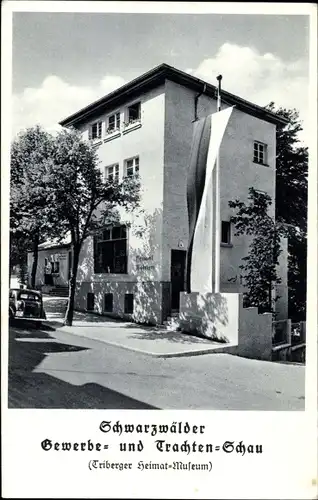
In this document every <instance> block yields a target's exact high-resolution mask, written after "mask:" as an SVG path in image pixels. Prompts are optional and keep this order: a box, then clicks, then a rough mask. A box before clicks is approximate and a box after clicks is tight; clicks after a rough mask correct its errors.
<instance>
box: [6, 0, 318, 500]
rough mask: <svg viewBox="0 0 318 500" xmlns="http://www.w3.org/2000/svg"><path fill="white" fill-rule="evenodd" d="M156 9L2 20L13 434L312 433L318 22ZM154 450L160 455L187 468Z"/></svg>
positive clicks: (36, 8)
mask: <svg viewBox="0 0 318 500" xmlns="http://www.w3.org/2000/svg"><path fill="white" fill-rule="evenodd" d="M10 4H14V7H13V8H12V6H10ZM19 4H20V5H19ZM45 4H46V6H45ZM72 4H73V8H72ZM107 4H110V8H109V9H108V8H107ZM151 4H152V2H10V1H9V2H4V4H3V7H4V9H5V8H6V9H7V10H8V11H9V10H10V16H9V17H8V18H7V19H9V23H10V28H9V29H8V30H7V35H8V39H7V41H8V43H9V46H10V47H11V50H9V51H8V59H7V64H8V66H7V68H8V72H7V74H6V75H4V72H3V71H2V75H3V82H4V89H5V90H4V92H5V91H6V90H7V92H6V94H5V96H4V92H3V94H2V101H4V99H7V102H6V103H5V104H6V110H7V113H8V114H6V115H5V116H4V112H2V124H3V125H4V124H5V129H6V130H5V137H4V138H5V139H6V145H5V148H6V149H4V153H3V155H6V156H5V157H4V161H3V162H2V178H3V181H4V184H5V186H6V187H5V191H4V190H3V192H2V195H3V196H2V199H3V200H4V199H5V200H6V201H5V202H4V201H3V202H2V222H3V224H2V241H7V244H4V245H3V248H2V262H3V265H2V279H1V294H2V315H1V316H2V327H3V328H2V329H5V330H6V331H7V335H6V336H3V337H2V345H4V341H5V347H6V348H5V349H4V351H5V354H4V356H5V357H6V359H5V361H4V362H5V366H6V374H5V382H4V376H3V378H2V381H3V386H4V385H5V387H4V392H3V394H5V398H6V400H4V398H3V399H2V405H3V406H4V407H5V411H6V416H7V417H6V418H7V419H8V421H10V414H11V415H12V418H13V415H15V416H14V419H18V418H19V415H22V413H21V412H23V410H36V411H34V412H32V413H30V415H39V413H37V412H38V411H39V410H46V412H45V413H43V414H44V415H46V414H48V415H52V417H50V418H52V419H53V421H54V415H57V414H58V415H60V412H59V413H54V412H55V411H57V410H81V412H76V413H75V414H76V415H81V414H82V415H84V413H83V412H82V411H83V410H94V411H96V410H103V412H100V413H101V414H103V415H104V417H105V418H103V419H102V420H105V421H114V422H115V421H116V420H118V419H117V417H114V415H116V414H117V413H116V412H119V413H118V415H121V417H120V419H121V420H123V419H124V417H123V415H128V414H129V415H131V412H127V413H125V412H121V410H184V411H191V410H202V411H204V413H202V412H197V413H196V412H190V413H185V415H188V414H189V415H192V418H193V420H192V422H194V421H196V420H198V419H199V418H201V417H199V414H200V415H201V414H202V415H203V414H204V415H205V418H206V419H207V420H205V421H210V422H211V425H212V428H213V414H214V412H219V411H221V414H219V417H218V418H220V419H221V420H222V419H223V418H224V419H227V418H231V414H234V413H235V412H244V413H242V415H248V414H252V413H253V412H263V413H262V415H263V416H262V418H264V419H266V415H272V414H273V415H276V412H277V415H278V418H282V416H283V415H285V418H286V420H287V419H289V418H293V414H295V418H296V417H297V418H298V416H299V415H300V416H299V418H302V417H301V415H303V416H304V418H305V414H306V413H307V410H308V408H309V406H310V408H312V407H313V406H312V395H311V392H310V390H309V389H308V370H313V372H314V373H315V363H316V361H317V330H316V326H317V325H316V323H315V320H312V316H311V314H312V313H313V312H314V313H315V310H316V301H317V290H316V289H315V283H316V282H317V279H316V274H317V273H316V271H317V259H316V255H315V253H314V252H316V246H315V245H316V243H315V241H316V239H315V238H316V236H315V234H314V233H315V230H316V223H317V220H316V219H315V215H313V216H312V218H310V217H311V216H310V206H312V203H313V202H314V203H313V204H314V205H315V201H316V200H315V196H316V195H315V191H314V192H313V194H310V189H309V188H310V179H312V183H311V185H313V184H315V180H316V188H317V179H316V175H317V174H316V159H317V156H316V138H315V137H316V136H315V131H316V123H315V120H314V115H313V114H312V113H313V112H314V111H313V110H314V108H316V107H317V102H316V101H315V100H313V96H315V90H313V89H312V86H314V87H315V84H314V82H313V80H312V78H313V74H314V78H316V70H315V68H314V71H313V70H312V64H313V62H314V60H315V57H316V52H315V51H316V49H315V48H313V47H312V43H311V42H312V40H315V39H316V40H317V33H315V32H314V33H313V30H314V29H315V28H316V26H315V23H314V20H313V18H314V17H315V16H316V15H317V11H316V7H315V6H314V5H313V4H303V11H302V9H301V4H291V5H290V6H289V7H290V10H288V8H286V9H285V11H284V10H283V7H282V10H281V11H280V10H279V9H278V11H277V13H276V12H275V10H272V11H270V3H269V12H268V13H267V11H266V8H265V7H263V9H264V10H263V11H261V8H260V6H259V10H257V9H258V6H257V5H256V4H254V7H253V9H252V10H251V9H249V4H245V3H241V4H239V3H237V4H227V3H226V2H225V3H224V4H223V6H226V5H228V9H226V8H223V10H222V8H218V9H216V11H215V12H213V9H212V8H211V7H213V5H214V4H213V2H207V3H206V4H205V5H204V4H200V3H195V2H188V4H179V8H178V6H177V4H173V3H171V5H172V4H173V5H172V10H171V11H169V5H170V3H169V2H167V3H166V2H154V3H153V4H154V9H152V7H151ZM77 5H78V7H79V8H77ZM182 5H183V7H184V10H183V8H182ZM215 5H218V6H219V7H220V4H215ZM233 5H234V6H235V5H236V8H235V7H234V10H233V12H231V6H232V7H233ZM250 5H251V4H250ZM263 5H265V4H263ZM274 5H275V4H272V7H273V6H274ZM280 5H282V4H280ZM293 5H294V8H293ZM196 6H197V8H198V10H196ZM240 6H241V10H240V9H239V7H240ZM95 7H96V9H95ZM209 7H210V8H209ZM156 9H157V10H156ZM204 9H206V10H204ZM7 14H8V12H7ZM10 37H11V42H10ZM5 43H6V41H5V39H4V37H3V39H2V48H4V45H5ZM7 48H8V45H7ZM9 77H10V78H9ZM314 113H315V112H314ZM3 128H4V127H3V126H2V129H3ZM6 151H7V153H6ZM316 188H312V189H316ZM313 210H314V212H313V214H315V213H316V212H315V207H314V208H313ZM310 221H312V222H311V223H310ZM310 224H311V225H310ZM312 238H313V239H312ZM310 249H311V251H310ZM3 270H5V271H4V272H3ZM2 359H3V358H2ZM311 373H312V372H311ZM315 377H316V375H315V374H314V375H313V377H312V381H313V387H315V385H314V384H315V380H314V379H315ZM308 395H309V396H308ZM315 397H316V396H314V398H315ZM307 398H309V399H310V400H309V399H308V400H307ZM314 407H315V408H316V407H317V405H316V404H315V401H314ZM52 410H54V411H53V412H52ZM109 410H111V411H112V412H111V415H112V417H109V418H107V416H106V415H109V414H110V413H109ZM114 411H115V412H114ZM315 411H316V410H315ZM13 412H14V413H13ZM64 414H66V415H68V416H67V417H66V418H69V415H71V414H72V415H73V413H72V412H62V413H61V415H64ZM89 414H90V415H91V414H92V412H90V413H89ZM93 414H94V412H93ZM137 414H138V415H139V412H136V413H134V412H133V415H137ZM164 414H165V413H160V415H162V417H161V416H159V417H157V416H156V417H155V415H158V414H157V413H156V412H150V413H148V412H143V413H142V414H140V415H144V417H143V418H144V419H145V420H142V422H148V420H149V419H150V420H151V419H154V418H156V419H157V420H156V422H160V423H164V422H165V420H164V419H165V417H164ZM168 414H169V412H167V415H168ZM235 414H236V413H235ZM85 415H86V413H85ZM152 415H153V417H152ZM173 415H178V413H173ZM196 415H197V417H196ZM209 415H210V416H209ZM220 415H221V416H220ZM222 415H223V417H222ZM279 415H280V416H279ZM289 416H290V417H289ZM28 418H32V417H28ZM61 418H62V417H61ZM72 418H74V417H72ZM136 418H137V417H136ZM140 418H141V417H140ZM243 418H245V417H243ZM247 418H248V417H247ZM312 418H314V420H315V419H316V417H314V414H313V417H312ZM150 420H149V424H150ZM179 420H180V422H179ZM181 420H182V421H183V423H182V424H181ZM12 421H13V420H12ZM17 421H18V420H17ZM169 422H170V424H171V423H172V426H171V427H169V429H170V431H171V432H172V433H173V432H174V430H173V429H174V424H176V425H177V424H178V425H179V427H178V429H179V430H178V431H176V432H179V433H181V434H182V433H187V432H190V433H191V432H194V433H196V432H198V435H197V436H191V438H193V437H196V439H197V440H198V441H200V439H199V438H200V436H199V433H200V432H201V431H202V434H203V432H204V431H203V430H202V429H201V431H200V430H197V431H196V430H193V427H192V424H191V425H190V424H185V426H184V422H186V420H184V417H182V419H181V417H176V416H174V417H173V418H172V420H171V419H170V421H169ZM188 422H190V420H189V419H188ZM268 422H269V421H268ZM103 423H104V430H103V428H102V424H101V427H100V430H101V431H102V432H106V431H105V425H106V424H105V422H103ZM151 423H153V422H151ZM50 425H51V424H50ZM107 425H108V424H107ZM107 425H106V428H107V431H108V427H107ZM186 425H188V426H189V427H186ZM197 425H198V429H200V425H199V423H198V424H197ZM286 425H287V424H286ZM145 427H146V428H147V425H145V426H144V427H143V432H146V433H147V432H148V431H147V429H146V430H145ZM203 427H204V426H202V428H203ZM188 428H189V431H187V429H188ZM60 429H61V427H60ZM109 429H110V427H109ZM113 429H114V428H113ZM171 429H172V430H171ZM190 429H191V430H190ZM315 429H316V430H317V419H316V423H315ZM114 432H116V429H115V431H114ZM137 432H138V431H137ZM140 432H141V431H140ZM149 432H150V431H149ZM158 432H159V431H158ZM160 432H161V431H160ZM162 432H166V431H162ZM286 432H287V427H286ZM294 432H295V433H297V429H295V431H294ZM62 434H63V433H62ZM229 434H231V433H229ZM105 436H106V434H105ZM45 437H47V439H48V440H49V439H50V438H49V436H44V437H43V439H44V438H45ZM128 437H129V436H128ZM128 437H127V438H126V439H128ZM139 437H140V439H141V440H142V436H138V434H137V435H136V436H134V438H135V444H134V445H133V446H132V445H131V446H132V448H131V450H129V451H132V452H136V453H137V452H138V451H141V450H140V449H139V448H138V446H139V447H140V446H143V444H140V443H141V441H140V442H139V444H138V439H139ZM169 437H170V441H172V440H171V436H169ZM172 437H173V434H172ZM181 437H182V439H184V438H185V437H187V436H185V435H182V436H181ZM201 437H202V436H201ZM254 437H255V436H254ZM163 438H164V439H166V440H167V442H168V441H169V439H168V437H167V436H163V437H162V436H161V437H160V438H158V439H163ZM286 438H287V437H286V436H284V439H286ZM59 439H61V440H62V439H66V437H65V436H64V437H63V438H62V437H60V438H59ZM123 439H124V438H123ZM180 439H181V438H180ZM229 439H230V438H229ZM233 439H234V438H233ZM235 439H236V438H235ZM290 439H291V440H292V439H293V436H290ZM314 441H315V443H316V441H317V439H316V438H315V437H314ZM182 442H183V441H182ZM43 443H44V441H43V442H42V448H43V449H49V447H50V446H51V445H47V446H49V447H47V448H45V446H46V445H43ZM156 443H157V444H156V447H157V449H156V451H157V452H158V453H159V452H161V454H160V453H159V455H160V456H161V459H162V455H163V451H166V452H169V450H170V451H178V452H179V451H180V450H179V448H178V449H177V448H176V449H174V448H173V446H174V445H171V446H172V447H171V449H169V446H170V445H167V446H168V448H167V446H166V444H165V442H164V441H162V442H161V441H160V442H159V444H158V441H156ZM160 443H161V444H160ZM63 444H64V443H63ZM121 446H122V448H121V449H120V451H125V449H124V448H125V446H126V445H125V446H124V445H121ZM127 446H129V445H127ZM176 446H177V447H178V445H176ZM196 446H197V445H195V446H194V445H193V444H192V452H195V451H197V450H196V449H195V448H196ZM202 446H203V445H202ZM206 446H207V449H206V452H208V451H212V448H211V449H209V448H208V446H209V445H206ZM211 446H212V445H211ZM228 446H229V445H225V444H224V445H223V451H226V452H227V453H228V451H227V450H226V447H227V449H228ZM250 446H252V448H250V449H249V452H250V451H251V450H252V451H251V453H252V454H253V453H254V450H255V449H256V453H257V452H259V450H260V449H261V448H257V446H258V445H257V446H256V448H253V446H254V445H252V444H251V445H250ZM160 447H161V448H162V449H160ZM88 449H89V448H88ZM246 449H248V446H247V448H246ZM181 451H184V450H182V449H181ZM42 453H43V451H42ZM244 453H245V452H244ZM137 454H138V453H137ZM95 455H98V454H97V452H95ZM47 456H48V454H44V457H45V458H46V457H47ZM76 456H77V455H76ZM156 456H157V455H155V457H156ZM251 456H252V455H249V458H248V459H250V457H251ZM130 457H132V455H130ZM138 457H139V458H138ZM138 457H137V459H136V460H137V461H138V460H146V458H143V457H142V453H139V455H138ZM56 458H57V456H56V457H55V459H56ZM93 458H94V459H95V458H96V457H93ZM97 458H100V457H99V456H97ZM126 458H127V457H126ZM148 458H149V457H148ZM213 458H214V457H213ZM104 459H105V460H108V459H109V455H107V456H103V460H104ZM190 459H191V460H193V457H192V458H189V456H188V457H187V458H183V460H184V462H185V461H187V463H188V462H189V460H190ZM201 459H202V460H203V461H206V463H207V464H210V465H207V466H206V467H207V468H211V470H212V469H213V466H212V462H211V461H210V462H209V460H210V459H209V458H202V457H201ZM298 459H299V460H301V457H298ZM63 460H64V458H63ZM151 460H152V462H148V464H153V463H157V462H158V458H157V459H156V458H151ZM156 460H157V462H156ZM163 460H168V459H167V458H164V459H163ZM211 460H212V459H211ZM241 460H243V459H241ZM244 460H245V459H244ZM246 460H247V459H246ZM253 460H255V456H254V458H253ZM93 462H94V461H93ZM105 463H106V462H105ZM136 463H137V462H136ZM174 463H175V462H174ZM178 463H179V462H178ZM221 463H223V462H222V461H221ZM229 463H230V462H229ZM246 463H247V462H246ZM139 464H140V462H139ZM180 464H181V465H176V466H172V468H174V467H177V469H178V470H179V469H180V470H181V469H182V468H186V465H185V464H184V467H183V465H182V463H181V462H180ZM310 465H312V464H310ZM92 467H93V468H94V467H95V465H94V464H93V465H92ZM100 467H102V466H100ZM105 467H106V465H105ZM123 467H124V466H123ZM127 467H128V466H127ZM142 467H145V466H144V465H142V466H141V468H142ZM167 467H170V465H167ZM187 467H188V468H189V467H190V462H189V466H187ZM202 467H203V465H202ZM223 467H228V465H224V466H223ZM229 467H231V465H229ZM95 468H97V466H96V467H95ZM128 468H129V467H128ZM145 468H146V469H147V467H145ZM148 468H150V469H151V468H152V469H156V468H157V469H159V468H160V467H159V465H158V467H157V466H156V467H155V465H153V466H152V465H149V467H148ZM190 468H191V467H190ZM192 468H194V467H192ZM198 469H199V467H197V470H198ZM284 470H285V469H284ZM124 472H125V471H124ZM124 472H122V473H121V474H122V475H121V476H120V478H123V477H124V475H123V474H124ZM78 473H79V474H80V471H79V470H78ZM91 474H92V472H91ZM103 474H104V476H105V473H103ZM176 474H177V472H176ZM201 474H203V473H201ZM223 474H224V472H223ZM100 475H101V473H100ZM212 475H213V474H212ZM65 477H67V476H65ZM116 477H117V476H116ZM118 477H119V476H118ZM140 477H141V476H140ZM143 477H144V476H143ZM155 477H156V478H157V479H156V480H157V481H158V478H159V473H158V472H157V475H156V476H155ZM162 477H163V476H162ZM182 477H183V476H182V474H181V473H180V474H179V476H178V478H179V479H178V481H180V480H182ZM198 477H203V476H202V475H201V476H198ZM206 477H208V476H206ZM209 477H212V476H209ZM210 480H212V479H210ZM121 481H122V479H121ZM124 481H125V480H124ZM159 481H161V479H160V480H159ZM308 481H311V479H310V480H309V479H308ZM312 481H313V482H312V483H311V484H310V485H309V486H308V485H306V488H307V486H308V488H309V487H310V488H311V489H310V491H311V493H310V495H311V496H308V497H306V498H313V497H314V496H315V494H314V493H313V490H314V489H315V487H316V485H317V483H315V479H313V480H312ZM308 484H309V483H308ZM304 488H305V486H304ZM31 490H32V488H31V487H30V485H29V486H28V489H27V491H28V492H31ZM12 491H13V490H12ZM15 491H18V490H15ZM302 491H303V494H304V495H306V494H307V493H305V489H303V490H302ZM308 491H309V490H308ZM32 492H33V494H34V495H35V497H37V490H36V491H35V490H32ZM136 492H137V490H136ZM42 493H43V495H44V498H45V495H49V494H50V493H49V492H43V491H42ZM83 494H84V493H83ZM95 494H96V493H95ZM113 494H114V493H113ZM137 494H138V493H136V495H137ZM139 494H140V492H139ZM174 494H175V495H176V498H180V497H178V496H177V495H178V494H179V493H178V492H177V491H175V493H174ZM200 494H202V495H203V497H205V498H208V497H207V496H206V495H207V493H206V492H205V490H204V491H203V490H200V489H198V491H197V492H195V493H193V495H194V496H189V498H196V497H197V495H200ZM259 494H260V495H262V492H260V493H259ZM273 494H274V493H273ZM30 495H31V493H30ZM104 495H105V492H104ZM133 495H134V494H133ZM162 495H164V494H163V493H162ZM189 495H190V493H189ZM254 495H255V492H254ZM57 497H58V496H56V497H55V498H57ZM105 497H106V498H107V496H104V498H105ZM133 497H135V496H133ZM296 497H297V493H296V491H295V498H296ZM7 498H12V496H8V497H7ZM91 498H93V496H91ZM161 498H165V496H162V497H161ZM184 498H185V497H184ZM198 498H199V496H198ZM210 498H214V496H213V497H212V496H211V497H210ZM218 498H221V497H218ZM222 498H233V497H227V496H224V497H222ZM237 498H239V496H238V497H237ZM254 498H265V497H263V496H254ZM272 498H276V497H275V496H273V497H272ZM279 498H292V497H289V496H286V497H282V496H281V497H279ZM297 498H301V496H299V497H297ZM303 498H305V496H303Z"/></svg>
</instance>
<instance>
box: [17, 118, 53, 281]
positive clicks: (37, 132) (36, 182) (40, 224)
mask: <svg viewBox="0 0 318 500" xmlns="http://www.w3.org/2000/svg"><path fill="white" fill-rule="evenodd" d="M52 147H53V141H52V137H51V136H50V134H48V133H47V132H45V131H44V130H42V129H41V128H40V127H39V126H36V127H34V128H29V129H27V130H25V131H24V132H22V133H20V134H19V135H18V137H17V138H16V139H15V140H14V142H13V144H12V147H11V171H10V173H11V177H10V233H11V238H10V242H11V253H12V257H11V259H12V258H13V259H15V260H16V263H17V264H21V262H24V261H25V258H26V252H27V250H28V249H33V252H34V265H33V268H32V273H31V286H32V287H34V286H35V275H36V265H37V254H38V245H39V243H40V242H41V241H43V240H44V239H45V238H46V237H47V236H48V235H49V234H52V231H53V228H52V226H51V225H50V223H49V219H48V217H47V213H48V210H49V207H48V206H47V203H46V199H47V191H46V185H45V182H44V175H45V172H46V170H47V165H48V162H49V159H50V156H51V153H52ZM12 264H14V262H12Z"/></svg>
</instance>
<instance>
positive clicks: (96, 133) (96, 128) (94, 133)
mask: <svg viewBox="0 0 318 500" xmlns="http://www.w3.org/2000/svg"><path fill="white" fill-rule="evenodd" d="M88 137H89V139H100V138H101V137H102V122H95V123H92V124H91V125H90V127H89V134H88Z"/></svg>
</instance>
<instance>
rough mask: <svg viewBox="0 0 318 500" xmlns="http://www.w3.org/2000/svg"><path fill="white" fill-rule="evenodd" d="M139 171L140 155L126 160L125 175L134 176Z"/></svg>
mask: <svg viewBox="0 0 318 500" xmlns="http://www.w3.org/2000/svg"><path fill="white" fill-rule="evenodd" d="M138 173H139V156H135V157H134V158H130V159H129V160H125V175H126V176H127V177H132V176H133V175H137V174H138Z"/></svg>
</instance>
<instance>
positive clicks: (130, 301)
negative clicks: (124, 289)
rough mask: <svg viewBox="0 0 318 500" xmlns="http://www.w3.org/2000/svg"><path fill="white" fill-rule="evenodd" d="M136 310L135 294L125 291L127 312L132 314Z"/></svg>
mask: <svg viewBox="0 0 318 500" xmlns="http://www.w3.org/2000/svg"><path fill="white" fill-rule="evenodd" d="M133 312H134V294H133V293H125V314H132V313H133Z"/></svg>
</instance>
